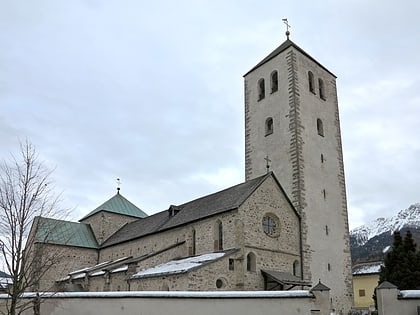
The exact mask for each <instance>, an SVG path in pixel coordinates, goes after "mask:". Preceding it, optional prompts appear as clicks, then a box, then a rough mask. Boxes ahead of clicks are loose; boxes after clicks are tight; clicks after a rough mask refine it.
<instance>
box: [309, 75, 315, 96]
mask: <svg viewBox="0 0 420 315" xmlns="http://www.w3.org/2000/svg"><path fill="white" fill-rule="evenodd" d="M308 84H309V91H311V92H312V93H314V94H315V82H314V74H313V73H312V72H311V71H309V72H308Z"/></svg>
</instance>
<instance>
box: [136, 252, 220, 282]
mask: <svg viewBox="0 0 420 315" xmlns="http://www.w3.org/2000/svg"><path fill="white" fill-rule="evenodd" d="M224 255H225V253H211V254H204V255H200V256H194V257H189V258H184V259H179V260H172V261H169V262H167V263H164V264H160V265H157V266H155V267H152V268H149V269H145V270H142V271H140V272H138V273H136V274H134V275H132V276H131V278H132V279H135V278H144V277H151V276H157V275H162V274H178V273H184V272H187V271H188V270H191V269H193V268H196V267H200V266H201V265H203V264H207V263H210V262H212V261H214V260H216V259H219V258H221V257H223V256H224Z"/></svg>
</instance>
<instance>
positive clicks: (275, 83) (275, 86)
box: [270, 70, 279, 93]
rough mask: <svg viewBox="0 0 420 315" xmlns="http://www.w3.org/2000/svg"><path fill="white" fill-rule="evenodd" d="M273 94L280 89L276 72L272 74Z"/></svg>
mask: <svg viewBox="0 0 420 315" xmlns="http://www.w3.org/2000/svg"><path fill="white" fill-rule="evenodd" d="M270 78H271V93H274V92H277V90H278V89H279V75H278V72H277V71H276V70H274V71H273V72H271V76H270Z"/></svg>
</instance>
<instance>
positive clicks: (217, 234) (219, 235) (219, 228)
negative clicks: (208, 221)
mask: <svg viewBox="0 0 420 315" xmlns="http://www.w3.org/2000/svg"><path fill="white" fill-rule="evenodd" d="M214 250H215V251H218V250H223V225H222V222H221V221H220V220H217V222H216V224H215V226H214Z"/></svg>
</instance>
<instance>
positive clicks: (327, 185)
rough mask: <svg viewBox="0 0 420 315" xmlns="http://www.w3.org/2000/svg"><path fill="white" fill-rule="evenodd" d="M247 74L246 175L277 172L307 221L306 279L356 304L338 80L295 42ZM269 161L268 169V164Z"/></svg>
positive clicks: (339, 303) (339, 300)
mask: <svg viewBox="0 0 420 315" xmlns="http://www.w3.org/2000/svg"><path fill="white" fill-rule="evenodd" d="M286 35H287V40H286V41H285V42H283V43H282V44H281V45H280V46H279V47H277V48H276V49H275V50H274V51H273V52H272V53H270V54H269V55H268V56H267V57H266V58H264V59H263V60H262V61H261V62H260V63H258V64H257V65H256V66H255V67H253V68H252V69H251V70H250V71H249V72H248V73H246V74H245V76H244V78H245V176H246V179H247V180H250V179H252V178H255V177H257V176H260V175H262V174H264V173H265V172H266V171H267V166H269V168H270V170H271V171H273V172H274V174H275V175H276V177H277V178H278V180H279V181H280V183H281V184H282V186H283V188H284V189H285V191H286V193H287V194H288V195H289V198H290V199H291V200H292V202H293V204H294V206H295V207H296V209H297V211H298V212H299V213H300V214H301V217H302V243H303V274H304V278H305V279H307V280H311V281H312V283H316V282H317V281H318V280H319V279H320V280H321V281H322V283H324V284H325V285H327V286H328V287H329V288H331V308H332V309H335V310H337V311H339V310H345V311H347V310H349V309H350V307H351V304H352V292H353V291H352V282H351V258H350V244H349V228H348V216H347V200H346V186H345V178H344V165H343V153H342V146H341V133H340V120H339V112H338V100H337V88H336V76H335V75H334V74H333V73H331V72H330V71H329V70H328V69H327V68H325V67H324V66H322V65H321V64H320V63H319V62H318V61H316V60H315V59H314V58H313V57H311V56H310V55H309V54H308V53H306V52H305V51H304V50H303V49H301V48H300V47H298V46H297V45H296V44H295V43H294V42H292V41H291V40H289V32H287V33H286ZM267 163H268V165H267Z"/></svg>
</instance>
